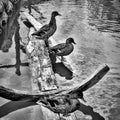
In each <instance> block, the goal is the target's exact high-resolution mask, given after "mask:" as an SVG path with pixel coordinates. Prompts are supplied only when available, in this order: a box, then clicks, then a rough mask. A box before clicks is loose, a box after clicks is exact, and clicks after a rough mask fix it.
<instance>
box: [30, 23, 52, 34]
mask: <svg viewBox="0 0 120 120" xmlns="http://www.w3.org/2000/svg"><path fill="white" fill-rule="evenodd" d="M49 30H50V26H49V25H48V24H46V25H44V26H43V27H41V28H40V29H39V30H38V31H36V32H34V33H33V34H32V35H39V36H41V35H44V34H46V33H47V32H48V31H49Z"/></svg>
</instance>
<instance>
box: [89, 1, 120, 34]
mask: <svg viewBox="0 0 120 120" xmlns="http://www.w3.org/2000/svg"><path fill="white" fill-rule="evenodd" d="M87 1H88V10H89V16H88V20H89V25H91V26H96V28H97V29H98V30H99V31H106V32H107V31H108V32H120V20H119V19H120V9H118V7H117V4H120V3H119V1H118V2H116V1H115V0H114V1H113V0H109V1H108V0H87Z"/></svg>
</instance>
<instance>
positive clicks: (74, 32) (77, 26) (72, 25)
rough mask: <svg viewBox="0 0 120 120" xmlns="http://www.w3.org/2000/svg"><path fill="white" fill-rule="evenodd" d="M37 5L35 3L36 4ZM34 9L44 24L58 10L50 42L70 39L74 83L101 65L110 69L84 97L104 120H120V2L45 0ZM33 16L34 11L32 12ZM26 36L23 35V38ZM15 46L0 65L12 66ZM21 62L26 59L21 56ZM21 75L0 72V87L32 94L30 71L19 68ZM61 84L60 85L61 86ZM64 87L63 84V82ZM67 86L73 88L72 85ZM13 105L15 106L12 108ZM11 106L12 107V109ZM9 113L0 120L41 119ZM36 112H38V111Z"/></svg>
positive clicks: (1, 102)
mask: <svg viewBox="0 0 120 120" xmlns="http://www.w3.org/2000/svg"><path fill="white" fill-rule="evenodd" d="M36 2H37V3H38V0H36V1H35V3H36ZM33 9H35V10H37V11H39V12H40V13H41V14H40V16H39V15H36V18H37V19H38V20H39V19H40V18H41V17H42V18H44V19H40V22H42V23H43V24H45V23H47V22H48V21H49V19H50V14H51V12H52V11H54V10H57V11H59V13H60V14H61V15H62V16H61V17H57V26H58V27H57V31H56V32H55V34H54V35H53V38H54V39H55V40H56V41H57V42H63V41H65V39H66V38H68V37H73V38H74V39H75V42H76V43H77V44H76V45H75V50H74V52H73V53H72V54H71V55H70V56H69V59H70V62H71V66H72V68H73V69H74V72H75V73H76V74H77V75H78V77H77V78H76V79H74V80H76V81H73V82H79V83H81V82H83V81H84V79H85V78H87V77H88V76H89V75H91V74H92V73H93V72H94V70H95V69H97V68H98V66H99V65H101V64H104V63H105V64H107V65H108V66H109V67H110V71H109V73H108V74H107V75H106V76H105V77H104V78H103V79H102V80H101V81H100V82H99V83H98V84H96V85H95V86H94V87H93V88H90V89H89V90H87V91H86V92H85V93H84V95H85V99H86V100H87V103H88V105H90V106H91V107H93V108H94V110H95V111H96V112H98V113H100V115H101V116H103V117H104V118H105V120H120V115H119V113H120V105H119V103H120V102H119V99H120V94H119V91H120V61H119V60H120V52H119V51H120V34H119V32H120V19H119V18H120V2H119V0H109V1H108V0H47V1H44V2H42V1H41V2H40V3H39V4H34V5H33ZM33 12H34V10H33ZM25 36H26V35H24V37H25ZM14 48H15V45H14V44H13V46H12V47H11V49H10V51H9V53H2V52H0V57H1V58H2V59H0V64H10V63H15V50H14ZM21 59H22V61H25V59H26V57H25V55H24V54H23V53H21ZM21 72H22V75H21V76H17V75H16V74H15V68H10V69H1V70H0V78H1V79H0V84H1V85H4V86H7V87H10V88H15V89H19V90H21V89H22V90H31V84H30V71H29V69H28V68H23V67H22V68H21ZM62 82H63V81H61V83H62ZM63 84H64V82H63ZM66 85H72V82H69V84H68V83H67V84H66ZM6 102H8V101H7V100H5V99H2V98H0V105H1V107H0V112H1V111H2V110H3V109H4V110H5V109H6V108H7V109H10V107H4V104H5V103H6ZM15 105H16V104H15ZM13 106H14V105H13ZM24 109H25V110H23V109H20V110H17V111H15V110H13V111H12V110H11V111H12V112H8V113H10V114H8V113H7V112H6V114H3V113H2V114H1V115H0V116H1V119H2V120H33V119H34V120H38V119H39V120H40V115H37V116H35V115H34V114H32V110H31V108H24ZM38 110H39V109H38ZM76 115H77V118H78V120H79V119H80V117H81V116H82V118H81V120H83V119H84V120H89V118H88V117H86V116H85V115H84V114H82V113H81V112H76ZM41 120H42V118H41Z"/></svg>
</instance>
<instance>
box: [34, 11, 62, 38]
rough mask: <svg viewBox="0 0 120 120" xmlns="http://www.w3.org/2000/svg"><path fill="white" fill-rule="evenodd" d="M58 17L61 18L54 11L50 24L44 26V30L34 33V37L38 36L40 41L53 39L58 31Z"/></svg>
mask: <svg viewBox="0 0 120 120" xmlns="http://www.w3.org/2000/svg"><path fill="white" fill-rule="evenodd" d="M56 16H61V15H60V14H59V13H58V12H57V11H53V12H52V14H51V19H50V22H49V24H46V25H44V26H43V27H42V28H40V29H39V30H38V31H36V32H34V33H33V34H32V35H36V36H37V38H39V39H44V40H48V38H49V37H51V36H52V35H53V34H54V33H55V31H56V29H57V26H56V19H55V17H56Z"/></svg>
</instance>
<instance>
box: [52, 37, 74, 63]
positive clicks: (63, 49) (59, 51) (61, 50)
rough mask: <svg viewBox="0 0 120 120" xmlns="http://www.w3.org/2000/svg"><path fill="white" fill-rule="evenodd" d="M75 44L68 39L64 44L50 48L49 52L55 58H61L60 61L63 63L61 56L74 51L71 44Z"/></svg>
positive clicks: (71, 39)
mask: <svg viewBox="0 0 120 120" xmlns="http://www.w3.org/2000/svg"><path fill="white" fill-rule="evenodd" d="M72 43H74V44H76V43H75V41H74V39H73V38H71V37H70V38H68V39H67V40H66V43H61V44H58V45H55V46H53V47H51V48H50V52H51V53H54V54H55V55H57V56H61V61H63V56H67V55H69V54H70V53H72V51H73V50H74V46H73V44H72Z"/></svg>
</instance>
